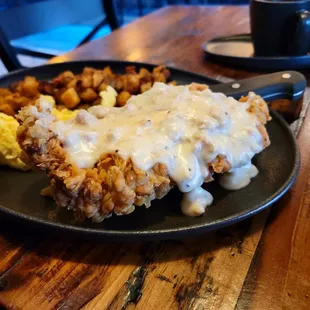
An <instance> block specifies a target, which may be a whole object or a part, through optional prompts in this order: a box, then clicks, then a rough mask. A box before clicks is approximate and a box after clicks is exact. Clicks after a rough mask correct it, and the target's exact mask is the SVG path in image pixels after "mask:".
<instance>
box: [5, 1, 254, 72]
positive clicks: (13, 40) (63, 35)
mask: <svg viewBox="0 0 310 310" xmlns="http://www.w3.org/2000/svg"><path fill="white" fill-rule="evenodd" d="M106 3H108V9H107V6H106ZM109 4H112V5H109ZM180 4H182V5H184V4H185V5H213V4H216V5H219V4H221V5H242V4H248V0H110V1H109V0H0V39H1V40H2V41H3V40H4V41H5V42H8V44H9V45H10V47H12V50H14V53H16V55H17V57H18V60H19V61H20V62H21V63H22V65H23V66H26V67H29V66H35V65H39V64H42V63H44V62H46V60H47V59H48V58H50V57H53V56H56V55H59V54H63V53H65V52H68V51H70V50H72V49H74V48H76V47H78V46H79V45H82V44H84V43H86V42H88V41H91V40H95V39H97V38H99V37H102V36H105V35H107V34H109V33H110V32H111V31H113V30H115V29H117V28H118V27H120V26H121V25H124V24H127V23H130V22H132V21H134V20H135V19H136V18H139V17H142V16H143V15H146V14H149V13H151V12H152V11H154V10H156V9H159V8H161V7H164V6H166V5H180ZM111 7H113V8H112V9H111ZM109 14H110V15H113V14H114V15H115V16H116V18H117V24H115V23H113V16H112V22H111V18H109ZM107 17H108V20H107ZM0 56H1V55H0ZM6 72H7V70H6V68H5V66H4V65H3V64H2V63H0V75H1V74H5V73H6Z"/></svg>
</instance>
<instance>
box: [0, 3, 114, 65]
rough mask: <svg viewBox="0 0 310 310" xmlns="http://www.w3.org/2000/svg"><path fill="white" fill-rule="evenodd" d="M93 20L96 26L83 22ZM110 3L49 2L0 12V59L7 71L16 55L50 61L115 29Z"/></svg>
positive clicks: (16, 63) (13, 62)
mask: <svg viewBox="0 0 310 310" xmlns="http://www.w3.org/2000/svg"><path fill="white" fill-rule="evenodd" d="M92 19H96V23H95V25H94V26H93V25H88V24H85V22H84V21H87V20H92ZM83 22H84V24H83ZM118 27H119V22H118V19H117V16H116V12H115V6H114V1H113V0H78V1H77V0H49V1H40V2H35V3H30V4H22V5H19V6H16V7H13V8H9V9H6V10H4V11H1V12H0V44H1V46H0V52H1V53H0V57H1V60H2V61H3V63H4V65H5V66H6V68H7V69H8V70H10V71H11V70H13V69H14V68H15V69H16V68H17V67H18V66H19V67H21V64H18V63H19V61H18V59H17V57H16V54H17V53H18V54H23V55H30V56H34V57H41V58H50V57H53V56H56V55H58V54H60V53H64V52H67V51H69V50H72V49H74V48H76V47H78V46H81V45H83V44H84V43H86V42H88V41H90V40H91V39H94V38H96V37H100V36H103V35H105V34H108V33H109V32H111V31H113V30H115V29H117V28H118Z"/></svg>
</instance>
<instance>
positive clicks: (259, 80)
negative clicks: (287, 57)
mask: <svg viewBox="0 0 310 310" xmlns="http://www.w3.org/2000/svg"><path fill="white" fill-rule="evenodd" d="M305 88H306V79H305V77H304V76H303V75H302V74H301V73H299V72H297V71H282V72H276V73H272V74H266V75H261V76H258V77H253V78H249V79H244V80H239V81H234V82H230V83H223V84H216V85H210V89H211V90H212V91H213V92H221V93H224V94H225V95H226V96H231V97H234V98H236V99H239V98H240V97H241V96H246V95H247V94H248V92H250V91H253V92H255V93H256V94H257V95H260V96H261V97H262V98H263V99H265V100H266V101H272V100H275V99H290V100H292V101H296V100H299V99H301V98H302V96H303V94H304V92H305Z"/></svg>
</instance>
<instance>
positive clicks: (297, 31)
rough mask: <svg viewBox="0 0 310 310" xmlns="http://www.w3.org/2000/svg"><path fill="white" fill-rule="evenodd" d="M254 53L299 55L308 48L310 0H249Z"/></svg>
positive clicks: (261, 54) (306, 51) (257, 54)
mask: <svg viewBox="0 0 310 310" xmlns="http://www.w3.org/2000/svg"><path fill="white" fill-rule="evenodd" d="M250 19H251V34H252V40H253V44H254V51H255V55H256V56H301V55H306V54H307V53H308V52H309V51H310V0H301V1H298V0H297V1H285V0H282V1H281V0H280V1H272V0H251V3H250Z"/></svg>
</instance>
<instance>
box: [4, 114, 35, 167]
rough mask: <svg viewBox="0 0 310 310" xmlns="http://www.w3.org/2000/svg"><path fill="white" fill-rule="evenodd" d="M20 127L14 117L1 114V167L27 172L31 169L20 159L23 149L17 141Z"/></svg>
mask: <svg viewBox="0 0 310 310" xmlns="http://www.w3.org/2000/svg"><path fill="white" fill-rule="evenodd" d="M18 126H19V124H18V122H17V120H16V119H15V118H14V117H13V116H9V115H6V114H4V113H0V165H8V166H10V167H12V168H15V169H20V170H27V169H29V167H28V166H27V165H26V164H25V163H24V162H23V161H22V160H21V159H20V153H21V148H20V147H19V144H18V142H17V140H16V130H17V127H18Z"/></svg>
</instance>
